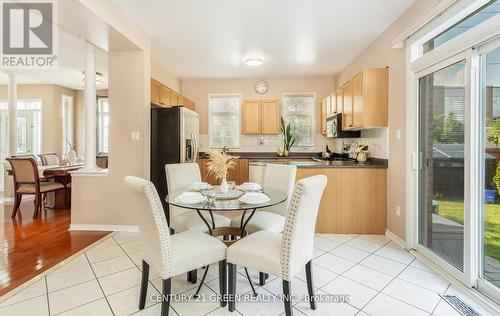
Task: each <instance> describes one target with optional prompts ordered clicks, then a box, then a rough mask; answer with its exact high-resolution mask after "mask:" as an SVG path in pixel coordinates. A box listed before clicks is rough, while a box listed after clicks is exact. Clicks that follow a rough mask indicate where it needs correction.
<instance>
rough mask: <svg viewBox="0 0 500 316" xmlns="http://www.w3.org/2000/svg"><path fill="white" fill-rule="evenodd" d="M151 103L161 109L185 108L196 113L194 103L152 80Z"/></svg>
mask: <svg viewBox="0 0 500 316" xmlns="http://www.w3.org/2000/svg"><path fill="white" fill-rule="evenodd" d="M151 103H152V104H154V105H157V106H160V107H171V106H185V107H187V108H189V109H191V110H193V111H194V109H195V106H194V102H193V101H191V100H189V99H188V98H186V97H185V96H183V95H181V94H179V93H177V92H175V91H174V90H172V89H170V88H168V87H167V86H165V85H163V84H161V83H160V82H158V81H156V80H154V79H151Z"/></svg>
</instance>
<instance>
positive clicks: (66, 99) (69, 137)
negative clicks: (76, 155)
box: [61, 95, 75, 155]
mask: <svg viewBox="0 0 500 316" xmlns="http://www.w3.org/2000/svg"><path fill="white" fill-rule="evenodd" d="M61 101H62V105H61V111H62V113H61V114H62V123H63V124H62V125H63V126H62V152H63V155H64V154H66V153H67V152H68V151H70V150H71V149H74V148H75V147H74V145H75V144H73V97H72V96H69V95H63V96H62V100H61Z"/></svg>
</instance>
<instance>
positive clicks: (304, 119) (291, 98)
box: [282, 93, 316, 147]
mask: <svg viewBox="0 0 500 316" xmlns="http://www.w3.org/2000/svg"><path fill="white" fill-rule="evenodd" d="M315 99H316V98H315V95H314V94H312V93H311V94H285V95H283V102H282V103H283V119H284V120H285V122H286V123H290V124H291V126H292V130H293V131H294V132H295V139H296V140H295V145H294V146H302V147H308V146H314V104H315V103H316V100H315Z"/></svg>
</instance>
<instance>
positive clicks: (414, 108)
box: [405, 12, 500, 302]
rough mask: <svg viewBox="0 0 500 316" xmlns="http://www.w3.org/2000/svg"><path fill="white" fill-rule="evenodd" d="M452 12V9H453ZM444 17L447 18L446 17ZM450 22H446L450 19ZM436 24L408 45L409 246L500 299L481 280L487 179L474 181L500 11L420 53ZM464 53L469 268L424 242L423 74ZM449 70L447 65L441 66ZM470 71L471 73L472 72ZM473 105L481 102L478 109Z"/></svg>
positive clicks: (480, 163) (496, 291)
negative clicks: (487, 65)
mask: <svg viewBox="0 0 500 316" xmlns="http://www.w3.org/2000/svg"><path fill="white" fill-rule="evenodd" d="M451 13H452V12H451ZM446 15H447V16H448V17H447V18H452V17H453V16H452V15H450V14H449V12H445V13H444V14H443V16H442V17H443V18H444V17H445V16H446ZM443 20H444V19H443ZM444 21H446V20H444ZM430 27H433V28H435V27H436V25H435V24H434V25H427V26H425V27H424V28H423V29H422V30H421V31H419V32H418V33H417V34H415V35H414V36H410V37H409V38H408V39H407V40H406V41H405V47H406V92H407V94H406V101H407V112H406V123H407V134H406V141H407V143H406V174H407V178H406V192H407V193H406V219H405V221H406V222H405V228H406V236H405V237H406V246H407V248H408V249H416V250H417V251H418V252H420V253H422V254H423V255H424V256H425V257H427V258H428V259H430V261H431V262H433V263H436V264H437V265H438V266H439V267H440V268H442V269H443V270H444V271H445V272H447V273H449V274H450V275H451V276H452V277H454V278H455V279H457V280H459V281H460V282H461V283H463V284H464V285H465V286H467V287H469V288H479V289H481V290H482V291H483V293H484V294H487V295H488V296H489V297H491V298H494V299H495V300H497V302H500V290H499V289H498V288H495V287H494V286H493V285H492V284H489V283H488V282H487V281H485V280H483V279H481V278H480V269H481V260H482V259H481V250H482V249H481V247H482V240H483V239H482V226H481V225H482V223H481V220H482V217H481V216H482V214H481V213H482V207H483V205H482V201H483V197H484V193H483V192H482V188H483V186H484V185H483V184H482V183H483V182H484V181H481V182H480V181H471V179H477V177H481V176H482V173H483V169H484V161H482V160H483V158H484V157H483V153H481V150H483V149H484V147H483V140H482V138H483V137H484V131H482V130H481V128H484V126H483V125H482V124H483V123H484V122H483V119H484V118H483V114H484V113H483V109H482V104H481V101H482V99H481V98H482V95H481V93H482V92H481V91H480V89H481V85H480V83H481V80H482V78H480V77H479V76H480V68H481V67H480V66H481V64H480V53H481V50H482V47H483V46H484V47H490V46H491V45H494V44H492V43H500V14H499V15H497V16H495V17H492V18H490V19H489V20H487V21H485V22H483V23H482V24H479V25H478V26H476V27H475V28H473V29H471V30H468V31H467V32H465V33H463V34H461V35H459V36H457V37H456V38H453V39H451V40H450V41H448V42H447V43H445V44H443V45H442V46H440V47H437V48H436V49H434V50H433V51H431V52H429V53H427V54H425V55H419V53H420V54H421V52H420V51H419V49H418V47H417V46H418V44H419V39H420V38H421V37H422V35H425V34H424V33H425V32H430V31H432V28H430ZM458 56H461V57H463V56H465V57H467V59H466V61H468V62H466V77H465V80H466V94H467V93H468V96H466V99H465V100H466V102H468V104H469V105H468V106H467V105H466V108H465V112H464V117H465V123H466V124H465V140H466V141H465V146H466V147H465V148H466V149H465V152H466V155H465V157H464V159H465V161H466V162H467V161H468V162H467V163H465V168H466V170H465V175H464V184H465V188H464V189H465V190H466V191H467V192H464V272H463V273H461V272H460V271H459V270H458V269H456V268H454V267H453V266H452V265H451V264H448V263H447V262H446V261H444V260H443V259H442V258H440V257H439V256H437V255H436V254H434V253H432V252H431V251H430V250H428V249H426V248H425V247H423V246H420V245H419V244H418V160H419V159H418V154H417V153H418V148H419V147H418V142H419V138H418V137H419V136H418V126H419V125H418V124H419V122H418V115H419V113H418V111H419V104H418V101H419V100H418V78H419V77H418V76H417V74H419V75H423V74H424V73H425V70H427V71H429V72H432V71H430V70H431V69H434V70H437V69H439V68H440V67H439V65H441V66H443V65H444V66H446V64H448V65H449V64H451V63H450V61H451V60H453V58H457V57H458ZM441 68H443V67H441ZM467 71H468V75H467ZM471 105H476V108H475V109H472V108H471Z"/></svg>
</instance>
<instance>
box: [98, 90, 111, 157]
mask: <svg viewBox="0 0 500 316" xmlns="http://www.w3.org/2000/svg"><path fill="white" fill-rule="evenodd" d="M108 151H109V100H108V97H98V98H97V152H98V153H107V152H108Z"/></svg>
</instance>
